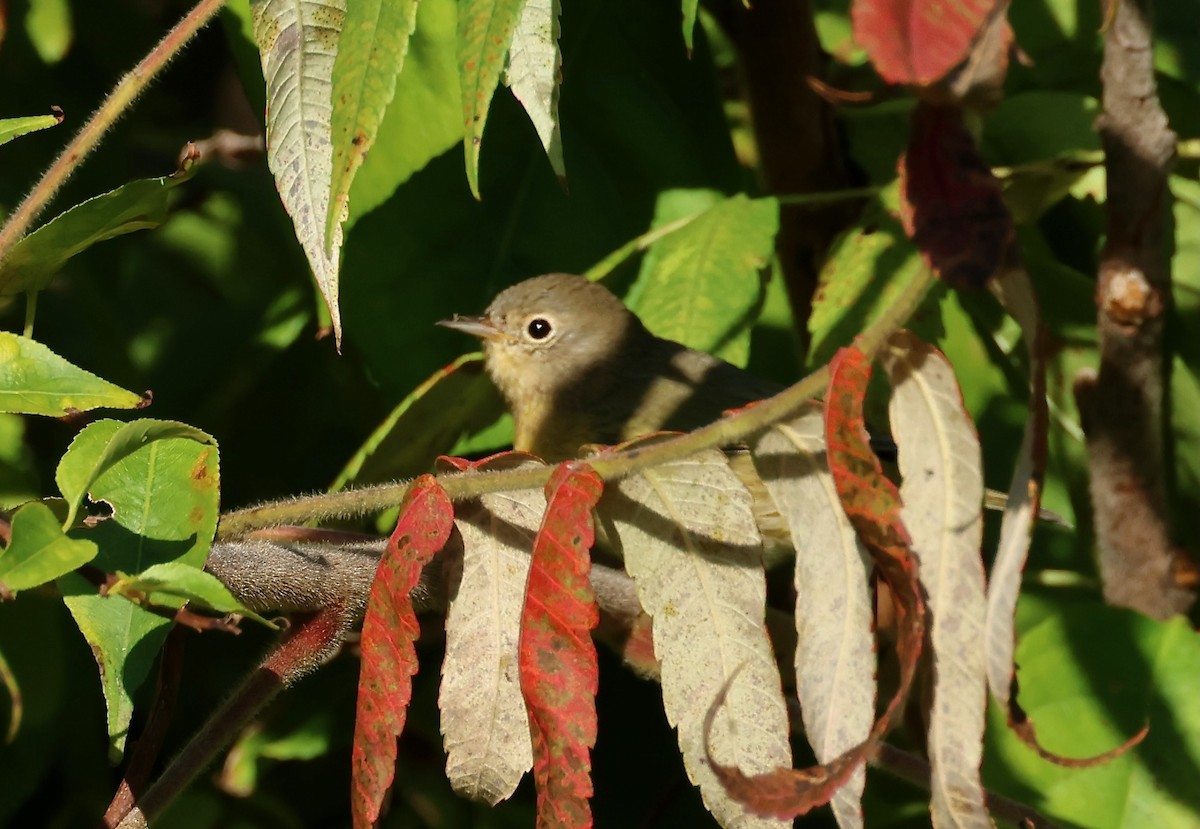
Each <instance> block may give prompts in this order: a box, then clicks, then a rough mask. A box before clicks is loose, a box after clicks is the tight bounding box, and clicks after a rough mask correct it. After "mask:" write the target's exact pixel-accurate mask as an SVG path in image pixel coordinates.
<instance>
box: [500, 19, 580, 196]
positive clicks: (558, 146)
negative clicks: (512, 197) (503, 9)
mask: <svg viewBox="0 0 1200 829" xmlns="http://www.w3.org/2000/svg"><path fill="white" fill-rule="evenodd" d="M559 3H560V0H525V2H524V3H523V5H522V7H521V16H520V17H519V18H518V19H517V25H516V28H514V29H513V34H512V45H511V46H510V47H509V50H508V65H507V66H506V67H505V69H504V83H505V84H506V85H507V86H508V87H509V88H510V89H512V92H513V95H514V96H516V99H517V100H518V101H520V102H521V106H523V107H524V108H525V113H526V114H527V115H528V116H529V120H530V121H532V122H533V127H534V129H535V130H537V134H538V138H539V139H541V142H542V147H544V148H545V150H546V157H547V158H548V159H550V167H551V168H552V169H553V170H554V174H555V175H556V176H558V178H559V181H565V180H566V177H567V169H566V164H565V162H564V161H563V150H562V134H561V132H560V131H559V128H558V87H559V80H560V78H559V70H560V68H561V67H562V54H561V53H560V52H559V48H558V32H559V29H558V15H559V10H560V6H559Z"/></svg>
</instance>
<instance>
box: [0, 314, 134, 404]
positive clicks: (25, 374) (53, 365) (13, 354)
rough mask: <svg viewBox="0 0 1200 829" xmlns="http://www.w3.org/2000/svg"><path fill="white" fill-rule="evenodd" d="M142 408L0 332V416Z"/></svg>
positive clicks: (42, 349)
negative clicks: (1, 411)
mask: <svg viewBox="0 0 1200 829" xmlns="http://www.w3.org/2000/svg"><path fill="white" fill-rule="evenodd" d="M141 403H142V398H141V397H140V396H139V395H136V394H134V393H133V392H130V391H125V389H122V388H121V387H119V386H115V385H113V384H112V383H109V382H108V381H106V380H101V379H100V378H99V377H97V376H96V375H94V374H92V373H90V372H87V371H84V370H83V369H81V368H79V367H77V366H73V365H71V364H70V363H68V362H67V361H66V360H64V359H63V358H62V357H59V356H58V355H57V354H55V353H54V352H52V351H51V350H50V349H49V348H47V347H46V346H44V345H42V344H41V343H39V342H37V341H36V340H31V339H29V338H28V337H19V336H17V335H16V334H10V333H7V332H0V410H3V411H5V412H19V413H21V414H36V415H52V416H62V415H65V414H70V413H71V412H86V411H90V410H92V409H98V408H101V407H107V408H111V409H132V408H135V407H136V406H138V405H140V404H141Z"/></svg>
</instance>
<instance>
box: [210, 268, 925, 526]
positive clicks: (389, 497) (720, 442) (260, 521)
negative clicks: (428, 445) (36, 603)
mask: <svg viewBox="0 0 1200 829" xmlns="http://www.w3.org/2000/svg"><path fill="white" fill-rule="evenodd" d="M933 283H934V278H933V275H932V274H931V273H930V272H929V271H928V269H924V268H923V269H922V270H921V271H920V273H919V275H918V276H917V278H916V279H914V280H913V281H912V282H911V283H910V284H909V285H908V286H907V287H906V288H905V289H904V291H903V292H902V293H901V294H900V296H898V297H897V298H896V302H895V303H894V304H893V305H892V306H890V307H889V308H888V309H887V310H886V311H885V312H884V314H883V315H882V316H881V317H880V318H879V319H878V320H876V321H875V323H874V324H872V325H871V326H870V327H869V328H868V329H867V330H866V331H864V332H863V333H862V334H861V335H859V336H858V337H857V338H856V344H857V345H858V347H859V349H861V350H862V351H863V353H864V354H866V355H867V357H868V358H873V357H874V355H875V354H876V353H877V352H878V351H879V349H880V347H881V346H882V345H883V343H884V341H885V340H886V339H887V338H888V337H889V336H890V335H891V334H892V332H894V331H895V330H897V329H898V328H900V327H901V326H902V325H903V324H904V323H905V321H907V320H908V318H909V317H911V316H912V314H913V312H914V311H916V309H917V307H918V306H919V305H920V303H921V300H922V299H924V297H925V294H926V293H928V291H929V289H930V287H931V286H932V285H933ZM828 382H829V369H828V367H824V366H823V367H821V368H819V369H817V370H816V371H814V372H813V373H812V374H809V375H808V376H807V377H805V378H804V379H802V380H800V381H799V382H798V383H796V384H795V385H793V386H791V387H790V388H787V389H785V390H784V391H782V392H780V393H779V394H777V395H775V396H774V397H771V398H768V399H767V400H764V401H762V402H761V403H758V404H756V405H754V406H751V407H749V408H747V409H743V410H742V411H740V412H738V413H737V414H735V415H730V416H729V417H724V418H721V419H720V420H718V421H716V422H715V423H710V424H709V425H707V426H704V427H703V428H700V429H697V430H696V431H694V432H689V433H687V434H685V435H680V436H679V437H677V438H672V439H670V440H665V441H663V442H661V443H655V444H652V445H650V446H637V447H634V448H632V449H627V450H624V451H621V452H603V453H601V454H598V455H594V456H592V457H590V458H588V464H589V465H590V466H591V467H592V468H593V469H594V470H596V473H597V474H599V475H600V477H601V478H603V479H604V480H606V481H609V480H615V479H618V478H622V477H625V476H626V475H630V474H632V473H634V472H637V471H638V470H641V469H646V468H648V467H651V466H658V465H659V464H663V463H668V462H671V461H676V460H680V459H682V458H686V457H688V456H690V455H694V454H696V453H697V452H701V451H703V450H705V449H713V448H716V447H720V446H729V445H731V444H735V443H739V442H741V441H744V440H745V439H746V438H748V437H749V436H751V435H753V434H755V433H757V432H761V431H763V430H764V429H766V428H767V427H769V426H770V425H771V424H773V423H777V422H778V421H780V420H783V419H784V418H786V417H787V416H789V415H791V414H792V413H793V412H795V411H796V410H797V409H798V408H800V406H802V405H803V404H804V403H805V402H807V401H808V400H811V399H812V398H814V397H818V396H820V394H821V393H822V392H823V391H824V389H825V386H826V384H827V383H828ZM551 471H552V469H551V467H548V466H547V467H542V468H533V469H515V470H505V471H501V472H455V473H450V474H443V475H439V476H437V480H438V483H439V484H441V485H442V487H444V488H445V490H446V494H447V495H449V496H450V498H451V500H455V501H459V500H464V499H467V498H474V497H476V496H479V495H483V494H486V493H489V492H502V491H506V490H507V491H511V490H517V489H533V488H541V487H543V486H545V484H546V481H547V480H549V478H550V473H551ZM408 486H409V484H408V482H399V483H389V484H381V485H379V486H373V487H364V488H361V489H351V490H346V491H344V492H335V493H328V494H324V495H312V496H306V497H302V498H291V499H287V500H284V501H275V502H272V503H267V504H262V505H259V506H256V507H248V508H246V509H242V510H236V511H234V512H229V513H226V514H225V515H224V516H222V518H221V523H220V526H219V527H218V529H217V538H218V540H222V541H225V540H229V539H231V538H237V537H239V536H242V535H245V534H246V533H248V532H250V531H252V530H256V529H261V528H264V527H273V526H278V525H280V524H298V523H303V522H305V521H321V520H328V519H334V518H350V517H354V516H359V515H366V514H368V513H372V512H377V511H379V510H383V509H386V508H388V507H390V506H395V505H396V504H398V503H400V501H401V499H402V498H403V497H404V495H405V493H406V492H407V491H408Z"/></svg>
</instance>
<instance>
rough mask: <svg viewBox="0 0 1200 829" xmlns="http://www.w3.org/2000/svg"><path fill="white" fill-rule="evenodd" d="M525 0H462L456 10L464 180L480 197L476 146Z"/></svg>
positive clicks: (479, 143)
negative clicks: (464, 157)
mask: <svg viewBox="0 0 1200 829" xmlns="http://www.w3.org/2000/svg"><path fill="white" fill-rule="evenodd" d="M524 3H525V0H462V2H461V3H460V4H459V9H458V70H459V81H460V83H461V84H462V101H463V116H464V117H463V127H464V129H465V133H464V136H463V147H464V149H465V150H466V157H467V183H468V184H469V185H470V186H471V194H472V195H473V196H475V198H479V148H480V146H481V145H482V143H483V128H484V126H485V125H486V124H487V116H488V109H489V108H490V107H491V105H492V95H493V93H494V92H495V91H496V84H497V83H499V82H500V73H501V72H502V71H503V69H504V56H505V55H506V54H507V53H508V47H509V44H510V43H511V42H512V36H513V29H515V28H516V25H517V20H518V19H519V17H520V15H521V7H522V6H523V5H524Z"/></svg>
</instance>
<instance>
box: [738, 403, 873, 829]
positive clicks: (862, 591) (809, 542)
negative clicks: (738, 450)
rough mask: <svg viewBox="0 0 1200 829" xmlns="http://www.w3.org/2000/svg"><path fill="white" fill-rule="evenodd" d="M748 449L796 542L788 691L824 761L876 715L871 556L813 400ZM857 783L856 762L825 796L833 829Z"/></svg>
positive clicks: (850, 812)
mask: <svg viewBox="0 0 1200 829" xmlns="http://www.w3.org/2000/svg"><path fill="white" fill-rule="evenodd" d="M753 455H754V465H755V467H756V468H757V469H758V471H759V474H760V475H761V476H762V479H763V482H764V483H766V485H767V490H768V491H769V492H770V494H771V499H772V500H773V501H774V502H775V503H776V504H777V505H778V507H779V510H780V512H781V513H782V515H783V516H784V518H785V519H786V520H787V524H788V529H789V530H790V532H791V535H792V540H793V542H794V544H795V547H796V573H795V585H796V635H797V642H796V691H797V695H798V696H799V699H800V711H801V714H802V715H803V719H804V731H805V733H806V734H807V735H808V741H809V744H810V745H812V747H813V752H814V753H815V754H816V756H817V760H818V761H820V762H821V763H828V762H831V761H832V760H834V759H835V758H837V757H838V756H839V755H841V754H842V753H843V752H845V751H847V750H849V749H851V748H853V747H854V746H857V745H859V744H860V743H862V742H863V741H864V740H866V739H867V737H868V735H869V734H870V733H871V725H872V724H873V723H874V721H875V637H874V635H873V633H872V629H871V626H872V621H873V619H872V615H873V614H872V608H871V600H870V596H871V594H870V590H869V585H868V582H867V575H868V573H869V566H870V558H869V556H868V555H867V552H866V549H865V548H864V547H863V544H862V542H861V541H860V540H859V538H858V534H857V533H856V532H855V531H854V527H853V525H851V523H850V520H849V519H848V518H847V517H846V513H845V511H844V510H843V509H842V505H841V501H840V500H839V498H838V494H837V488H836V487H835V485H834V482H833V476H832V475H830V474H829V465H828V462H827V460H826V457H825V424H824V418H823V416H822V413H821V407H820V406H819V405H818V404H815V403H814V404H811V405H810V406H808V407H806V408H805V409H804V410H803V411H801V412H800V414H799V415H797V416H796V417H795V418H793V419H792V420H789V421H787V422H784V423H779V424H777V425H776V426H775V427H774V428H773V429H771V430H770V431H768V432H766V433H765V434H763V435H762V437H760V438H759V439H758V440H757V441H756V442H755V444H754V447H753ZM865 782H866V772H865V769H863V768H858V769H857V770H856V771H855V772H854V773H853V774H852V775H851V777H850V779H849V781H848V782H847V783H846V785H844V786H843V787H842V788H841V789H839V790H838V792H837V794H835V795H834V796H833V800H832V801H830V805H831V806H832V808H833V813H834V816H835V817H836V818H837V821H838V825H839V826H841V827H842V829H850V827H861V826H862V825H863V818H862V802H861V801H862V792H863V786H864V783H865Z"/></svg>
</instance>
